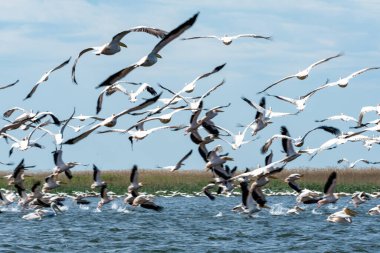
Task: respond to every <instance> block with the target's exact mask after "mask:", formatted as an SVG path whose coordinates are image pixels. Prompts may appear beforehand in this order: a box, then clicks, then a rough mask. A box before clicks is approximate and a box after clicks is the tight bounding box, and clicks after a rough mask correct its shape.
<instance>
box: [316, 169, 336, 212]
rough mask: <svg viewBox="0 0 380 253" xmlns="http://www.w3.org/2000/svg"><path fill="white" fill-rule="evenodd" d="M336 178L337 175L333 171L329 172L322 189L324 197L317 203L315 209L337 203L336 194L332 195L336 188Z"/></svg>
mask: <svg viewBox="0 0 380 253" xmlns="http://www.w3.org/2000/svg"><path fill="white" fill-rule="evenodd" d="M336 177H337V174H336V172H335V171H333V172H331V174H330V175H329V177H328V178H327V181H326V184H325V187H324V189H323V192H324V196H323V198H322V199H321V200H319V201H318V203H317V204H318V206H317V208H320V207H321V206H322V205H326V204H329V203H335V202H337V201H338V199H339V196H338V194H336V193H334V192H335V188H336Z"/></svg>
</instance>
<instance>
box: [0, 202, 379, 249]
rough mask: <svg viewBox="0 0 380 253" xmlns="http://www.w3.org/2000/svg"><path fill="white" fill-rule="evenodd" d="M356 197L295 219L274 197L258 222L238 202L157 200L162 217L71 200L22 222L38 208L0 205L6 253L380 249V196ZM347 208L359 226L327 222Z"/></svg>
mask: <svg viewBox="0 0 380 253" xmlns="http://www.w3.org/2000/svg"><path fill="white" fill-rule="evenodd" d="M349 199H350V198H349V197H344V198H341V199H340V200H339V201H338V203H337V204H336V205H329V206H324V207H322V208H321V209H318V210H314V206H305V207H306V210H305V211H304V212H301V213H300V214H299V215H288V214H286V211H287V210H288V209H289V208H291V207H292V206H293V205H294V202H295V197H294V196H270V197H268V204H269V205H270V206H271V207H272V209H270V210H263V211H261V212H260V213H258V214H257V215H255V216H254V217H248V216H246V215H242V214H238V213H234V212H232V211H231V208H232V207H234V206H235V205H237V204H239V202H240V198H239V197H229V198H227V197H218V198H217V199H216V200H215V201H210V200H208V199H207V198H206V197H170V198H166V197H157V198H156V200H155V202H156V203H157V204H159V205H162V206H164V210H163V211H162V212H154V211H151V210H145V209H142V208H140V207H137V208H132V207H130V206H128V207H125V206H124V204H123V203H122V199H117V200H114V201H113V202H111V203H110V204H108V205H105V206H104V207H103V209H102V211H101V212H98V211H96V203H97V201H98V199H96V198H93V199H90V200H91V201H92V203H91V204H90V205H89V206H78V205H76V204H74V203H73V202H72V201H71V200H66V201H65V205H66V206H67V210H65V211H64V213H63V214H61V215H58V216H55V217H51V218H45V219H42V220H35V221H28V220H23V219H22V218H21V217H22V216H23V215H25V214H27V213H29V212H31V210H24V211H21V210H19V208H18V207H6V208H5V207H1V208H0V209H1V210H2V211H3V212H2V213H0V217H1V219H0V227H1V229H0V238H1V240H0V252H281V251H283V252H380V243H379V242H380V226H379V223H380V216H370V215H368V214H367V211H368V210H369V209H370V208H372V207H374V206H375V205H377V204H380V199H372V200H370V201H368V202H367V203H364V204H362V205H361V206H359V207H358V208H356V209H355V208H354V207H353V206H352V204H349V203H348V201H349ZM344 206H349V207H351V208H352V209H355V210H356V211H358V212H359V214H358V216H356V217H353V222H352V224H335V223H329V222H327V221H326V218H327V216H328V215H329V214H331V213H333V212H336V211H339V210H340V209H341V208H342V207H344Z"/></svg>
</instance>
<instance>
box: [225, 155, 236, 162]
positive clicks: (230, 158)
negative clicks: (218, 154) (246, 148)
mask: <svg viewBox="0 0 380 253" xmlns="http://www.w3.org/2000/svg"><path fill="white" fill-rule="evenodd" d="M224 159H225V160H226V161H233V160H234V159H233V158H232V157H229V156H225V158H224Z"/></svg>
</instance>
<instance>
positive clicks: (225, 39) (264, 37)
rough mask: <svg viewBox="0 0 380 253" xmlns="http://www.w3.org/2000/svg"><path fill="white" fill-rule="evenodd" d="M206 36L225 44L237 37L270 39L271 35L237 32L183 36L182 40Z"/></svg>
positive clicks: (204, 37)
mask: <svg viewBox="0 0 380 253" xmlns="http://www.w3.org/2000/svg"><path fill="white" fill-rule="evenodd" d="M207 38H211V39H217V40H220V41H221V42H222V43H223V44H224V45H226V46H228V45H230V44H231V43H232V41H233V40H236V39H238V38H254V39H266V40H272V37H271V36H262V35H256V34H253V33H250V34H238V35H234V36H228V35H224V36H215V35H208V36H196V37H190V38H183V39H182V40H193V39H207Z"/></svg>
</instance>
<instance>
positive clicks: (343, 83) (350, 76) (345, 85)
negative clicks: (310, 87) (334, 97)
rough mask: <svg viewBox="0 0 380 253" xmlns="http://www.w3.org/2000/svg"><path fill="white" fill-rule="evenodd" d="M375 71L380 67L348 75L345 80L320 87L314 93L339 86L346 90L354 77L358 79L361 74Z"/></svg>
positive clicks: (341, 79)
mask: <svg viewBox="0 0 380 253" xmlns="http://www.w3.org/2000/svg"><path fill="white" fill-rule="evenodd" d="M374 69H380V67H370V68H364V69H361V70H358V71H356V72H354V73H352V74H351V75H348V76H346V77H344V78H340V79H339V80H338V81H335V82H332V83H327V84H325V85H323V86H320V87H318V88H316V89H314V91H318V90H321V89H324V88H328V87H333V86H339V87H341V88H345V87H347V85H348V83H349V81H350V80H351V79H352V78H354V77H356V76H358V75H360V74H362V73H364V72H367V71H369V70H374Z"/></svg>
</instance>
